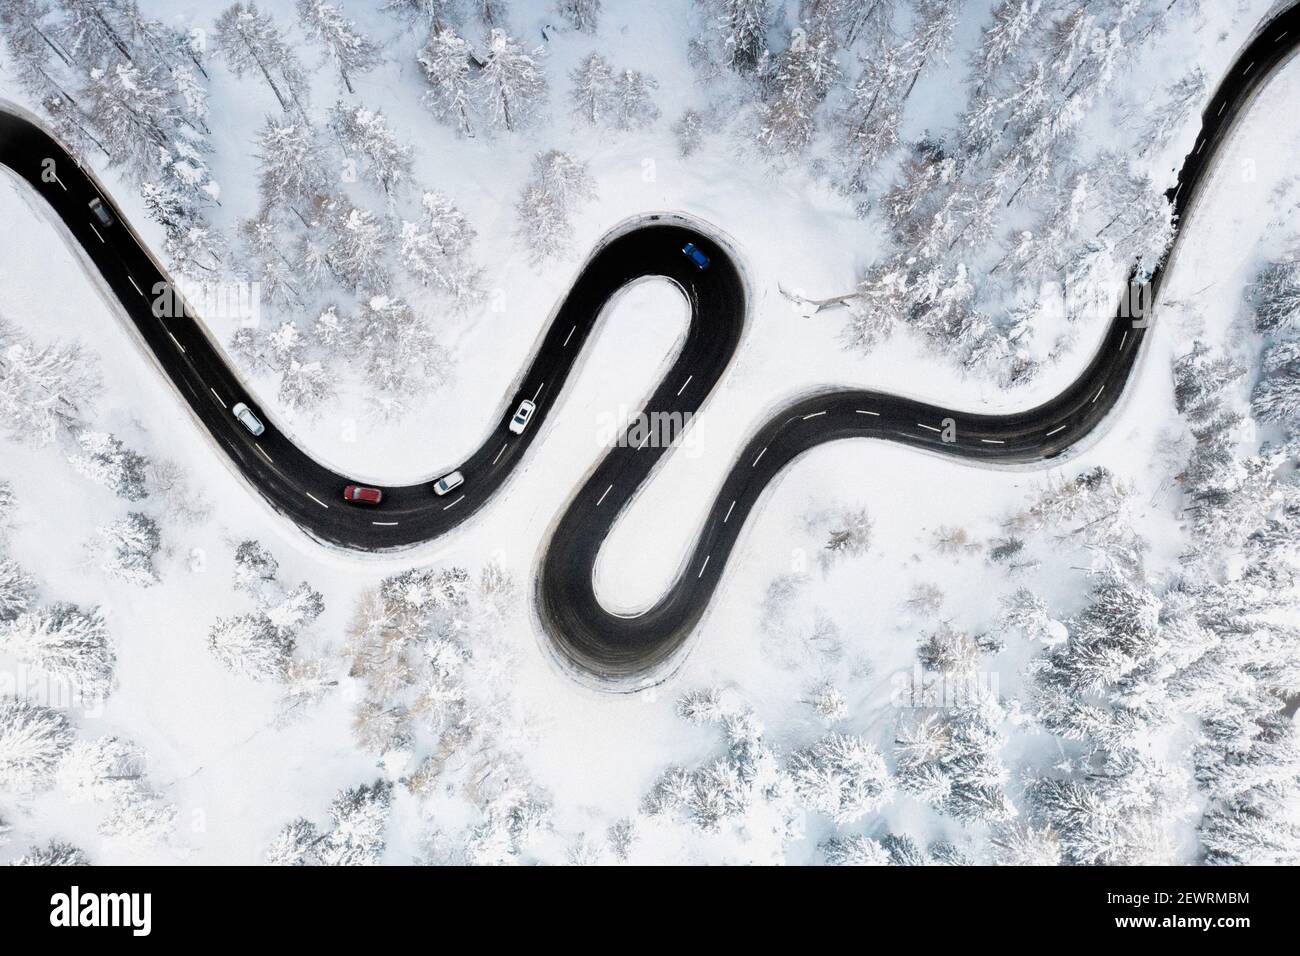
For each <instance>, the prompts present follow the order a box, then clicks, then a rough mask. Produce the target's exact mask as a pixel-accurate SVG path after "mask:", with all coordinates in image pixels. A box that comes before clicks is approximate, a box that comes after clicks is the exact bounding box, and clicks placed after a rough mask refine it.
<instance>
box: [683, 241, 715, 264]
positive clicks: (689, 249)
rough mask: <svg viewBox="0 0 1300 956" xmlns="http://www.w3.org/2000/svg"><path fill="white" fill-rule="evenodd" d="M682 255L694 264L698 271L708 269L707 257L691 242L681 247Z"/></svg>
mask: <svg viewBox="0 0 1300 956" xmlns="http://www.w3.org/2000/svg"><path fill="white" fill-rule="evenodd" d="M682 254H683V255H685V256H686V258H687V259H690V260H691V262H693V263H695V266H696V268H698V269H707V268H708V267H709V257H708V256H706V255H705V254H704V253H702V252H701V251H700V247H699V246H697V245H696V244H695V243H693V242H688V243H686V245H684V246H682Z"/></svg>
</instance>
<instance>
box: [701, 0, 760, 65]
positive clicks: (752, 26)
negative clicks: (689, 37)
mask: <svg viewBox="0 0 1300 956" xmlns="http://www.w3.org/2000/svg"><path fill="white" fill-rule="evenodd" d="M700 4H701V6H702V7H703V8H704V15H705V17H706V18H707V19H708V20H709V21H710V22H711V23H712V25H713V29H714V30H715V31H716V32H717V34H718V41H719V44H720V45H721V48H722V62H723V63H725V64H726V66H727V67H729V68H730V69H732V70H735V71H736V72H737V73H742V74H749V73H752V72H754V70H755V68H756V67H757V66H758V61H759V58H760V57H761V55H762V53H763V51H764V50H766V49H767V43H766V40H765V34H766V33H767V27H768V23H769V19H770V10H769V8H768V3H767V0H700Z"/></svg>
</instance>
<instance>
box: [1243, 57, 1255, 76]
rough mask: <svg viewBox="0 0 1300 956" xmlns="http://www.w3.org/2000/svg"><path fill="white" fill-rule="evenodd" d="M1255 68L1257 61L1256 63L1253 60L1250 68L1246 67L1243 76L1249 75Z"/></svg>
mask: <svg viewBox="0 0 1300 956" xmlns="http://www.w3.org/2000/svg"><path fill="white" fill-rule="evenodd" d="M1254 68H1255V61H1254V60H1251V61H1250V66H1248V67H1246V68H1245V69H1244V70H1242V71H1241V75H1242V76H1245V75H1246V74H1247V73H1249V72H1250V71H1251V70H1253V69H1254Z"/></svg>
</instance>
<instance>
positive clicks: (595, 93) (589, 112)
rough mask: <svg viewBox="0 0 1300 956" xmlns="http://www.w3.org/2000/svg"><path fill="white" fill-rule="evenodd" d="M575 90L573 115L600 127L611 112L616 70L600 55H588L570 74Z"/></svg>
mask: <svg viewBox="0 0 1300 956" xmlns="http://www.w3.org/2000/svg"><path fill="white" fill-rule="evenodd" d="M569 79H571V80H572V81H573V89H572V90H571V91H570V93H569V97H570V99H571V100H572V101H573V115H574V116H578V117H580V118H582V119H583V120H586V121H587V122H588V123H590V124H591V125H592V126H598V125H600V124H601V123H602V122H603V121H604V119H605V116H606V114H607V113H608V112H609V110H610V105H611V101H612V99H613V95H614V68H613V67H612V66H610V64H609V61H608V60H606V59H605V58H604V57H603V56H601V55H600V54H599V53H594V52H593V53H588V54H587V55H586V57H584V58H583V60H582V62H580V63H579V64H578V65H577V66H576V67H574V69H573V72H572V73H570V74H569Z"/></svg>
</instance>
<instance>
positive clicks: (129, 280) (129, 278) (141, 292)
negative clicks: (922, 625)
mask: <svg viewBox="0 0 1300 956" xmlns="http://www.w3.org/2000/svg"><path fill="white" fill-rule="evenodd" d="M126 281H127V282H129V283H131V285H133V286H135V291H136V292H139V293H140V294H141V295H144V289H142V288H140V287H139V286H138V285H136V284H135V279H134V278H132V277H131V276H129V275H128V276H127V277H126Z"/></svg>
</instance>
